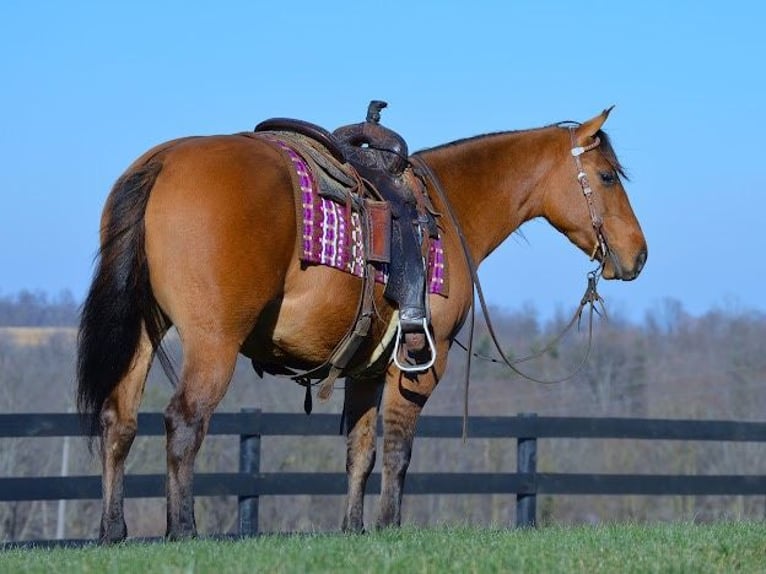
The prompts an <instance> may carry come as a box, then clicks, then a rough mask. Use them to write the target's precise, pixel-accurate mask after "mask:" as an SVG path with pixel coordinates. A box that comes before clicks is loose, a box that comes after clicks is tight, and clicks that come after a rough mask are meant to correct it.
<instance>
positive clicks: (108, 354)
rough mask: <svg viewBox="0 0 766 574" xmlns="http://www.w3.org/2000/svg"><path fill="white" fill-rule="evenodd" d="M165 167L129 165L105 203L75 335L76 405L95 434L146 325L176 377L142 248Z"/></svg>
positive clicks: (155, 163) (154, 163) (86, 427)
mask: <svg viewBox="0 0 766 574" xmlns="http://www.w3.org/2000/svg"><path fill="white" fill-rule="evenodd" d="M161 169H162V162H161V161H160V160H159V159H154V160H152V161H150V162H148V163H146V164H144V165H142V166H139V167H137V168H132V169H130V170H129V171H127V172H126V173H125V174H123V176H122V177H120V179H118V180H117V182H116V183H115V184H114V187H113V188H112V192H111V194H110V195H109V199H108V201H107V204H106V207H105V209H104V216H103V219H102V223H101V225H102V228H101V248H100V250H99V253H98V257H97V260H98V266H97V269H96V272H95V274H94V277H93V282H92V284H91V286H90V291H89V292H88V296H87V298H86V299H85V304H84V305H83V308H82V314H81V317H80V330H79V334H78V339H77V410H78V411H79V413H80V417H81V421H82V424H83V430H84V431H86V432H88V433H89V434H90V435H91V436H93V435H95V434H98V433H99V432H100V412H101V408H102V406H103V404H104V401H105V400H106V399H107V398H108V397H109V395H110V394H111V393H112V391H113V390H114V389H115V388H116V387H117V385H118V383H119V382H120V380H121V379H122V378H123V377H124V376H125V375H126V374H127V372H128V371H129V370H130V368H131V365H132V364H133V359H134V356H135V354H136V351H137V349H138V345H139V341H140V337H141V329H142V325H143V326H144V328H145V329H146V332H147V334H148V336H149V339H150V341H151V343H152V347H153V349H155V350H156V351H157V353H158V356H159V359H160V360H161V362H162V365H163V367H165V370H166V372H168V374H169V375H171V379H173V376H172V374H173V370H172V366H171V365H170V362H169V360H168V357H167V355H166V354H165V352H164V351H163V349H162V348H161V346H160V341H161V339H162V335H163V334H164V331H165V327H164V326H165V325H167V318H166V317H165V316H164V315H163V314H162V312H161V311H160V309H159V307H158V306H157V302H156V301H155V299H154V295H153V293H152V290H151V287H150V285H149V271H148V267H147V262H146V252H145V250H144V237H145V229H144V215H145V212H146V205H147V202H148V200H149V193H150V191H151V189H152V187H153V186H154V183H155V181H156V179H157V176H158V175H159V173H160V170H161Z"/></svg>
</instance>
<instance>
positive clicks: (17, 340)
mask: <svg viewBox="0 0 766 574" xmlns="http://www.w3.org/2000/svg"><path fill="white" fill-rule="evenodd" d="M55 335H64V336H66V337H72V338H73V339H74V338H75V337H76V336H77V329H75V328H74V327H0V339H9V340H10V341H11V342H12V343H14V344H16V345H20V346H30V347H31V346H37V345H42V344H44V343H47V342H48V341H49V340H50V339H51V337H53V336H55Z"/></svg>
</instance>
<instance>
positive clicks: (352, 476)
mask: <svg viewBox="0 0 766 574" xmlns="http://www.w3.org/2000/svg"><path fill="white" fill-rule="evenodd" d="M382 383H383V377H382V376H381V377H379V378H378V379H353V378H351V377H349V378H347V379H346V399H345V406H344V409H345V417H346V474H347V476H348V494H347V496H346V509H345V513H344V514H343V526H342V529H343V531H344V532H362V531H363V530H364V516H363V515H364V489H365V486H366V484H367V479H368V478H369V476H370V473H371V472H372V468H373V466H374V465H375V443H376V440H377V436H376V435H377V414H378V408H377V407H378V400H379V397H380V390H381V385H382Z"/></svg>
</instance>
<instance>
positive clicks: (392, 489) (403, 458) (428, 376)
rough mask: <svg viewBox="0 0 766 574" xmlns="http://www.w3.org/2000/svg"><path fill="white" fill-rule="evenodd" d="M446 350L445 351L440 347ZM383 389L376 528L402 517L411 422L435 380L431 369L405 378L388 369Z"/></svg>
mask: <svg viewBox="0 0 766 574" xmlns="http://www.w3.org/2000/svg"><path fill="white" fill-rule="evenodd" d="M444 352H445V353H446V351H444ZM390 370H391V371H394V372H393V373H392V372H390V373H389V375H388V377H387V379H386V385H385V388H384V390H383V406H382V415H383V477H382V481H381V491H380V507H379V510H378V522H377V526H378V528H385V527H389V526H399V525H400V524H401V521H402V492H403V490H404V479H405V476H406V475H407V468H408V467H409V465H410V457H411V456H412V441H413V439H414V437H415V425H416V424H417V420H418V416H419V415H420V411H421V410H422V409H423V406H424V405H425V404H426V401H427V400H428V397H429V396H431V392H432V391H433V389H434V387H435V386H436V383H437V377H436V373H435V371H434V369H431V370H430V371H428V372H426V373H420V374H418V376H417V377H416V378H414V379H413V378H407V377H405V376H404V375H403V374H402V373H400V372H399V371H398V369H393V368H391V369H390Z"/></svg>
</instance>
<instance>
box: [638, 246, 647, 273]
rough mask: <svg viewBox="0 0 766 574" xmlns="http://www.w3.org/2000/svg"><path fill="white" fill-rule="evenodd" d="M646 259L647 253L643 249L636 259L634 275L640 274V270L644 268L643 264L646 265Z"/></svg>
mask: <svg viewBox="0 0 766 574" xmlns="http://www.w3.org/2000/svg"><path fill="white" fill-rule="evenodd" d="M646 257H647V252H646V248H644V249H642V250H641V252H640V253H639V254H638V257H636V275H638V274H639V273H640V272H641V270H642V269H643V268H644V264H646Z"/></svg>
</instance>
